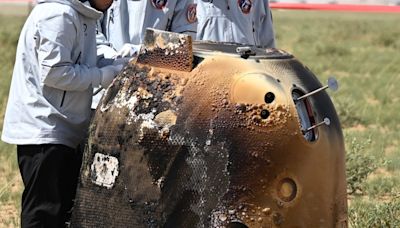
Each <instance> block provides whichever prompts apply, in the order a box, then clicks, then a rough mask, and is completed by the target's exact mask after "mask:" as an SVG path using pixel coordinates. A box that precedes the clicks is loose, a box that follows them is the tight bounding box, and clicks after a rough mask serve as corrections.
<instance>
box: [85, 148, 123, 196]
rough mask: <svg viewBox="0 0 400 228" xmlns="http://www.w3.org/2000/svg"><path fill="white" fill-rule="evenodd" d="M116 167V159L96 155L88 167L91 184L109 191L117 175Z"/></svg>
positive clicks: (117, 163) (117, 164)
mask: <svg viewBox="0 0 400 228" xmlns="http://www.w3.org/2000/svg"><path fill="white" fill-rule="evenodd" d="M118 166H119V162H118V159H117V158H116V157H113V156H110V155H105V154H100V153H96V154H95V155H94V159H93V163H92V165H91V167H90V170H91V179H92V182H93V183H94V184H96V185H99V186H102V187H106V188H108V189H111V188H112V187H113V186H114V184H115V179H116V178H117V176H118V174H119V170H118Z"/></svg>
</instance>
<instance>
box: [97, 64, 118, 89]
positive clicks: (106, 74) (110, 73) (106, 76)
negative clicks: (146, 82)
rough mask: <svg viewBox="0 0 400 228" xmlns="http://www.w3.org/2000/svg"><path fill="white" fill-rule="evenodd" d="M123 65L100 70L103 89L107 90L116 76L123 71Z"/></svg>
mask: <svg viewBox="0 0 400 228" xmlns="http://www.w3.org/2000/svg"><path fill="white" fill-rule="evenodd" d="M122 67H123V65H122V64H121V65H108V66H105V67H102V68H100V71H101V82H100V85H101V86H102V87H103V88H107V87H108V86H109V85H110V84H111V82H112V81H113V79H114V78H115V76H117V75H118V73H119V72H120V71H121V70H122Z"/></svg>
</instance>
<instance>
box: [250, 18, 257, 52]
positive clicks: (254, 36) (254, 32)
mask: <svg viewBox="0 0 400 228" xmlns="http://www.w3.org/2000/svg"><path fill="white" fill-rule="evenodd" d="M251 24H252V29H253V31H252V32H253V40H254V45H255V46H257V45H258V42H257V39H256V28H255V23H254V21H251Z"/></svg>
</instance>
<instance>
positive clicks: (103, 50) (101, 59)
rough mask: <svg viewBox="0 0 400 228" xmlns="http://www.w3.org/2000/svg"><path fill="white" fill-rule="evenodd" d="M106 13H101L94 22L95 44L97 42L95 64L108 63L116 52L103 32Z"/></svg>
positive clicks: (102, 64)
mask: <svg viewBox="0 0 400 228" xmlns="http://www.w3.org/2000/svg"><path fill="white" fill-rule="evenodd" d="M107 16H108V13H105V14H103V16H101V18H100V19H99V20H97V22H96V44H97V65H98V66H100V67H101V66H105V65H109V64H110V63H111V62H112V61H113V60H112V58H113V57H114V56H115V55H116V54H117V50H115V48H114V47H113V46H112V44H111V43H110V42H109V41H108V40H107V38H106V36H105V34H104V29H105V26H104V23H105V21H106V20H105V18H106V17H107Z"/></svg>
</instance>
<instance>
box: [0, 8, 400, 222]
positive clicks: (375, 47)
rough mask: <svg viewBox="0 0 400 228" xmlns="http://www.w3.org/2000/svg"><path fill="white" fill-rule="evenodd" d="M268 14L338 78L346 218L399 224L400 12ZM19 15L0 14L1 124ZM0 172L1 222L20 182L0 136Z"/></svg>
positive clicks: (301, 50) (335, 95) (315, 65)
mask: <svg viewBox="0 0 400 228" xmlns="http://www.w3.org/2000/svg"><path fill="white" fill-rule="evenodd" d="M273 15H274V24H275V32H276V37H277V44H278V47H280V48H282V49H284V50H286V51H289V52H291V53H292V54H294V55H295V56H296V57H297V58H298V59H300V60H301V61H302V62H303V63H304V64H305V65H307V66H308V67H309V68H310V69H311V70H312V71H313V72H314V73H316V75H317V76H318V77H319V79H320V81H321V82H325V81H326V79H327V78H328V77H329V76H330V75H334V76H335V77H336V78H337V79H338V81H339V84H340V88H339V91H337V92H329V93H330V95H331V97H332V99H333V102H334V104H335V107H336V109H337V112H338V114H339V117H340V119H341V122H342V126H343V131H344V133H345V142H346V150H347V152H348V161H349V164H348V176H349V177H350V176H351V175H353V176H354V178H352V180H353V179H354V181H356V182H357V183H354V184H355V186H358V187H359V188H360V190H359V191H355V192H354V193H353V194H352V195H350V201H349V202H350V204H349V205H350V206H349V218H350V224H351V225H352V226H353V227H396V226H399V221H398V218H399V216H400V215H399V212H400V208H399V205H400V199H399V197H400V178H399V174H400V133H399V132H400V115H399V111H400V89H399V88H400V52H399V50H400V38H399V37H400V28H399V26H398V21H400V15H397V14H367V13H338V12H313V11H276V10H275V11H274V12H273ZM23 21H24V18H23V17H15V16H14V17H11V16H0V72H1V75H0V77H1V80H0V129H1V126H2V121H3V116H4V110H5V104H6V100H7V98H6V97H7V94H8V86H9V84H10V77H11V72H12V67H13V62H14V56H15V46H16V43H17V39H18V34H19V31H20V28H21V26H22V23H23ZM367 166H368V167H371V169H367ZM0 174H1V175H0V210H1V211H2V213H0V227H15V226H18V225H19V221H18V219H19V218H18V211H19V198H20V193H21V190H22V183H21V180H20V177H19V172H18V167H17V162H16V153H15V147H13V146H10V145H6V144H4V143H0ZM349 182H351V181H349ZM350 184H352V183H350ZM350 186H351V185H349V189H350V188H351V187H350ZM3 211H5V212H3Z"/></svg>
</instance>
